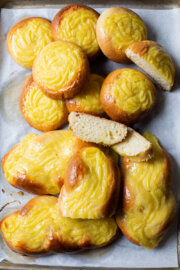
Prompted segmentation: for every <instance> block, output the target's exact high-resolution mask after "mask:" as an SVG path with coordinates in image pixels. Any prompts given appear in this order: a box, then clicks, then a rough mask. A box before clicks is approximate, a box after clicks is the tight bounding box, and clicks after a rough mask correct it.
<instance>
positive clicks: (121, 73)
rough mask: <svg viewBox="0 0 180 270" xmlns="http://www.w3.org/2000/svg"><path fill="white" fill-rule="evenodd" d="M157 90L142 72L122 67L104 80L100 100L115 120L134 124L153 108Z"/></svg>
mask: <svg viewBox="0 0 180 270" xmlns="http://www.w3.org/2000/svg"><path fill="white" fill-rule="evenodd" d="M155 92H156V88H155V86H154V84H153V83H152V82H151V80H150V79H149V78H148V77H147V76H146V75H144V74H143V73H142V72H140V71H138V70H135V69H131V68H120V69H116V70H114V71H113V72H111V73H110V74H109V75H108V76H107V77H106V79H105V80H104V83H103V85H102V88H101V93H100V100H101V103H102V105H103V108H104V110H105V112H106V113H107V114H108V115H109V116H110V117H111V118H112V119H113V120H116V121H119V122H121V123H125V124H132V123H136V122H137V121H138V120H140V119H141V118H142V117H144V116H146V114H147V113H148V112H149V111H150V110H151V109H152V107H153V105H154V103H155Z"/></svg>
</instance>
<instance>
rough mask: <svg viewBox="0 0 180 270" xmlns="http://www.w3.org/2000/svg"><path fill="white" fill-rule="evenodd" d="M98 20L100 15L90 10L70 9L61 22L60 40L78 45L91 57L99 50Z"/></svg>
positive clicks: (59, 29)
mask: <svg viewBox="0 0 180 270" xmlns="http://www.w3.org/2000/svg"><path fill="white" fill-rule="evenodd" d="M97 19H98V14H95V13H94V12H92V11H90V10H88V9H84V8H78V9H77V10H71V9H69V10H67V11H66V12H65V13H64V15H63V18H62V19H61V20H60V25H59V27H58V38H59V39H62V40H65V41H71V42H73V43H75V44H77V45H78V46H80V47H81V48H82V49H83V51H84V52H85V53H86V54H87V55H88V56H91V55H93V54H95V53H96V52H97V51H98V50H99V46H98V42H97V39H96V23H97Z"/></svg>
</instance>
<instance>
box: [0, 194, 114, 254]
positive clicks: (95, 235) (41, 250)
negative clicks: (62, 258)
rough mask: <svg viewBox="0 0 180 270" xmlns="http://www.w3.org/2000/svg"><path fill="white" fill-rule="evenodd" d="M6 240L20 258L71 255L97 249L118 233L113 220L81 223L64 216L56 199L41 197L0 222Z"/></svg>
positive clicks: (79, 220) (78, 220)
mask: <svg viewBox="0 0 180 270" xmlns="http://www.w3.org/2000/svg"><path fill="white" fill-rule="evenodd" d="M0 229H1V232H2V235H3V238H4V240H5V241H6V243H7V245H8V246H9V248H10V249H12V250H13V251H14V252H17V253H20V254H21V255H38V254H47V253H52V252H70V251H75V250H80V249H85V248H95V247H96V248H98V247H102V246H104V245H107V244H108V243H109V242H111V241H112V240H113V239H114V238H115V237H116V236H117V233H118V227H117V225H116V222H115V220H114V218H105V219H97V220H81V219H70V218H64V217H61V216H60V215H59V213H58V209H57V198H56V197H53V196H39V197H35V198H33V199H32V200H30V201H29V202H28V203H27V204H26V205H25V206H24V207H23V208H22V209H21V210H19V211H16V212H14V213H12V214H10V215H8V216H6V217H5V218H3V220H2V221H1V223H0Z"/></svg>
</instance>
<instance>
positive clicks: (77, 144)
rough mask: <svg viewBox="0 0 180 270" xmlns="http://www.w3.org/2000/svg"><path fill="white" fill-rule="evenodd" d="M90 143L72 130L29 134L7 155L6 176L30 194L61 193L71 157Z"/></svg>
mask: <svg viewBox="0 0 180 270" xmlns="http://www.w3.org/2000/svg"><path fill="white" fill-rule="evenodd" d="M87 145H88V144H87V143H85V142H83V141H81V140H80V139H79V138H77V137H75V136H74V135H73V134H72V133H71V131H68V130H58V131H50V132H47V133H43V134H40V135H35V134H28V135H27V136H26V137H25V138H24V139H23V140H22V141H21V142H20V143H18V144H17V145H16V146H14V147H13V148H12V149H11V150H10V151H9V152H8V153H7V154H6V155H5V156H4V157H3V159H2V169H3V172H4V176H5V178H6V180H7V181H8V182H9V183H10V184H11V185H12V186H14V187H16V188H19V189H22V190H25V191H28V192H30V193H34V194H53V195H54V194H57V193H59V191H60V188H61V186H62V184H63V181H64V175H65V171H66V166H67V163H68V161H69V159H70V157H71V156H72V155H74V154H75V153H76V151H78V150H79V149H80V148H81V147H84V146H87Z"/></svg>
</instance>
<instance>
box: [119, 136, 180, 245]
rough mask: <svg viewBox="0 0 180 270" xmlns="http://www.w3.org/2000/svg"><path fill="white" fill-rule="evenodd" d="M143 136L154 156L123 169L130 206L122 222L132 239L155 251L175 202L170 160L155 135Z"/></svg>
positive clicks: (125, 211) (131, 163)
mask: <svg viewBox="0 0 180 270" xmlns="http://www.w3.org/2000/svg"><path fill="white" fill-rule="evenodd" d="M144 135H145V137H146V138H147V139H148V140H149V141H150V142H151V143H152V145H153V149H154V156H153V158H152V159H150V160H149V161H147V162H137V163H136V162H130V163H129V164H128V165H126V168H125V167H124V166H123V173H124V181H125V189H126V188H127V190H126V195H125V196H126V200H127V201H129V202H130V205H128V206H127V208H128V209H126V210H125V209H124V210H123V215H122V221H121V222H122V223H123V224H124V227H125V230H126V232H127V234H128V235H129V237H131V238H132V239H134V240H135V241H137V242H138V243H139V244H140V245H142V246H144V247H146V248H149V249H152V248H154V247H156V246H157V245H158V243H159V241H160V240H161V237H162V235H161V230H163V228H165V227H166V223H167V221H168V220H169V219H171V216H172V215H173V213H174V210H175V199H174V196H173V194H172V191H171V190H170V187H169V181H170V179H169V178H168V173H169V172H168V171H167V169H168V168H167V157H165V156H164V152H163V150H162V148H161V147H160V145H159V143H158V141H157V139H156V137H155V136H153V135H151V134H149V133H145V134H144Z"/></svg>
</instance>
